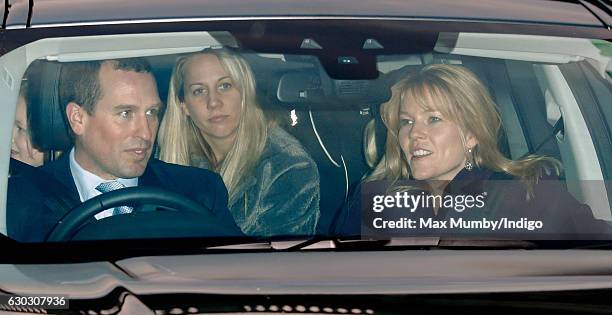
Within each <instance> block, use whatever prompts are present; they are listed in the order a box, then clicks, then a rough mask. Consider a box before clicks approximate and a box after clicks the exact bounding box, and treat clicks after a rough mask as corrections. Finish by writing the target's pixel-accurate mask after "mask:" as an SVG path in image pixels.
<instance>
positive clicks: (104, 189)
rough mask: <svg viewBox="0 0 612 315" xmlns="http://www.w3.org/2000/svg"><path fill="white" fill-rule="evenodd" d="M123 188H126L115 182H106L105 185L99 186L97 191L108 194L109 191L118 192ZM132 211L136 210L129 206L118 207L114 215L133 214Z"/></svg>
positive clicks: (114, 210)
mask: <svg viewBox="0 0 612 315" xmlns="http://www.w3.org/2000/svg"><path fill="white" fill-rule="evenodd" d="M121 188H125V186H123V184H121V183H120V182H118V181H116V180H114V181H110V182H105V183H102V184H100V185H98V186H97V187H96V190H97V191H99V192H101V193H107V192H109V191H113V190H117V189H121ZM132 210H134V208H132V207H128V206H120V207H116V208H115V209H113V215H118V214H126V213H131V212H132Z"/></svg>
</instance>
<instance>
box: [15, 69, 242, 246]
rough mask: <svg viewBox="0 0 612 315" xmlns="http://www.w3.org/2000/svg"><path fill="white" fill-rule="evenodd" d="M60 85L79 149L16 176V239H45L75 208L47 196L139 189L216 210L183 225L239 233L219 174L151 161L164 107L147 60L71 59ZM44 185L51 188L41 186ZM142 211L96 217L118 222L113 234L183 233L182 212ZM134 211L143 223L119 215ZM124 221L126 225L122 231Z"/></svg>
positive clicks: (80, 198) (80, 197) (74, 199)
mask: <svg viewBox="0 0 612 315" xmlns="http://www.w3.org/2000/svg"><path fill="white" fill-rule="evenodd" d="M59 90H60V104H64V105H65V115H66V116H65V118H66V121H67V123H68V125H69V128H70V132H71V135H72V137H73V140H74V147H73V148H72V149H71V150H70V151H69V153H68V154H64V155H63V156H62V157H61V158H60V159H59V160H57V161H53V162H50V163H47V164H45V165H44V166H43V167H41V168H39V169H37V171H39V173H34V175H35V177H34V178H32V176H15V177H11V178H10V180H9V188H8V189H9V192H8V201H7V227H8V235H9V236H10V237H12V238H14V239H16V240H18V241H24V242H40V241H44V240H46V239H47V237H48V235H49V232H50V231H51V230H52V228H53V226H54V225H56V224H57V222H58V221H59V220H60V219H61V218H62V217H63V216H64V215H65V214H66V213H67V211H69V210H70V209H66V208H62V207H58V205H57V203H53V202H50V201H53V200H54V199H53V198H48V197H49V196H50V195H55V196H56V197H58V194H61V195H62V196H59V197H67V198H69V199H70V201H71V202H70V203H71V204H74V205H78V204H80V203H81V202H84V201H86V200H89V199H91V198H93V197H95V196H98V195H101V194H103V193H106V192H109V191H112V190H116V189H120V188H124V187H134V186H149V187H160V188H164V189H167V190H169V191H172V192H176V193H179V194H183V195H185V196H187V197H188V198H191V199H192V200H194V201H196V202H198V203H200V204H201V205H202V206H204V207H205V208H207V209H210V211H211V213H212V214H213V216H214V217H215V220H211V221H210V222H193V220H194V219H193V216H190V217H188V218H190V220H191V221H189V220H187V221H189V222H183V223H185V224H187V223H188V224H192V223H193V224H197V226H196V229H197V228H198V227H200V226H201V229H202V230H201V233H202V234H199V235H201V236H204V235H206V236H211V231H216V232H213V235H212V236H227V235H241V233H240V231H239V229H238V227H237V226H236V225H235V223H234V221H233V219H232V217H231V214H230V213H229V210H228V209H227V190H226V189H225V187H224V185H223V182H222V180H221V178H220V176H219V175H217V174H215V173H213V172H209V171H207V170H202V169H199V168H190V167H184V166H179V165H172V164H167V163H164V162H161V161H158V160H155V159H150V156H151V152H152V150H153V143H154V142H155V138H156V135H157V129H158V125H159V115H160V110H161V108H162V106H163V104H162V102H161V100H160V99H159V95H158V92H157V85H156V83H155V78H154V76H153V74H152V72H151V68H150V66H149V64H148V62H146V60H145V59H140V58H134V59H119V60H105V61H88V62H77V63H71V64H65V65H64V66H63V68H62V71H61V75H60V87H59ZM33 182H34V183H33ZM40 182H46V183H48V185H46V186H52V187H41V185H38V184H36V183H40ZM42 186H45V185H42ZM72 209H74V208H72ZM136 210H137V209H134V208H131V207H127V206H122V207H116V208H113V209H107V210H104V211H102V212H100V213H98V214H96V215H95V219H94V218H91V220H90V222H94V223H95V222H96V220H98V221H100V224H107V223H109V222H112V223H113V224H115V225H113V224H109V225H108V226H107V227H108V228H107V229H106V232H108V233H110V234H112V233H113V229H115V228H117V230H123V231H127V232H128V234H129V235H130V236H132V237H138V236H139V235H141V234H139V233H141V232H142V233H144V231H148V232H147V233H149V232H151V231H153V232H155V231H154V230H155V229H164V231H167V230H168V229H170V231H172V229H174V232H176V233H177V234H179V233H180V232H181V231H180V227H181V224H179V222H178V221H173V220H181V218H182V219H184V218H185V217H181V213H178V212H168V211H163V213H162V212H160V213H159V214H158V213H156V211H151V212H147V213H143V212H140V211H136ZM132 213H133V214H134V215H137V217H138V218H141V219H142V220H141V221H132V220H120V219H121V217H122V216H127V215H129V214H132ZM173 213H176V215H173ZM183 214H184V213H183ZM107 217H110V218H109V219H110V221H109V220H106V218H107ZM205 217H206V218H208V216H207V215H206V216H205ZM123 218H126V217H123ZM170 219H172V220H170ZM122 222H123V223H124V224H123V225H122V224H121V223H122ZM134 222H136V223H134ZM173 224H176V225H177V226H173ZM126 225H127V227H126ZM119 226H121V227H122V228H121V229H118V227H119ZM198 233H199V232H198ZM214 233H222V234H214ZM223 233H226V234H223ZM160 236H162V237H172V236H173V235H163V234H162V235H160ZM192 236H198V235H192Z"/></svg>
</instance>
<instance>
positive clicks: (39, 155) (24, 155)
mask: <svg viewBox="0 0 612 315" xmlns="http://www.w3.org/2000/svg"><path fill="white" fill-rule="evenodd" d="M27 95H28V81H27V79H23V80H21V88H20V89H19V97H18V99H17V110H16V113H15V124H14V125H13V140H12V142H11V157H12V158H13V159H15V160H18V161H21V162H23V163H25V164H28V165H31V166H34V167H38V166H41V165H43V163H44V160H45V157H44V153H43V151H42V150H39V149H38V148H37V147H36V145H35V144H34V143H33V142H32V135H31V131H30V128H31V124H30V119H29V117H30V116H29V115H28V113H29V110H28V99H27Z"/></svg>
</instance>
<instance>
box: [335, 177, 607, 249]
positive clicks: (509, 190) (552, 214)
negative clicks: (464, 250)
mask: <svg viewBox="0 0 612 315" xmlns="http://www.w3.org/2000/svg"><path fill="white" fill-rule="evenodd" d="M414 183H415V182H414V181H412V184H414ZM387 184H389V183H387ZM399 184H402V183H395V184H394V185H399ZM366 185H372V184H371V183H368V184H366ZM384 185H385V183H381V184H380V186H368V187H374V188H375V190H376V192H372V191H369V188H368V191H365V190H364V191H362V187H365V186H364V184H362V185H361V187H358V190H357V191H356V192H355V193H354V194H353V198H351V200H350V201H349V203H348V205H347V207H346V208H345V210H344V213H343V215H342V216H341V217H340V218H339V220H338V225H337V229H336V234H338V235H346V236H349V235H350V236H355V235H360V234H362V233H363V234H367V235H372V236H375V235H381V230H376V229H374V228H372V227H371V226H370V227H368V225H367V224H370V223H371V222H372V219H373V218H376V217H383V218H384V219H385V220H390V221H393V220H399V219H401V218H410V219H414V220H417V221H420V220H421V219H425V220H427V219H429V218H432V219H433V220H439V221H450V219H455V220H457V219H458V218H462V219H463V220H464V221H473V220H482V219H483V218H485V219H487V220H501V219H502V218H504V220H505V221H504V222H507V221H515V222H516V221H520V220H521V219H523V220H527V221H541V222H542V228H540V229H537V230H524V229H503V230H498V231H491V230H486V229H439V230H432V229H414V230H406V229H403V230H402V229H395V230H386V231H384V232H385V233H383V234H388V235H392V234H393V233H397V234H395V236H407V235H408V234H410V235H412V233H414V235H462V236H465V235H469V234H476V235H478V236H484V237H511V238H513V239H517V238H520V239H601V238H606V237H608V236H607V235H606V234H608V233H610V228H609V226H608V224H607V223H606V222H605V221H602V220H596V219H595V218H594V217H593V214H592V211H591V209H590V208H589V206H587V205H585V204H581V203H579V202H578V201H577V200H576V199H575V198H574V197H573V196H572V195H571V194H569V192H567V190H566V189H565V187H564V183H563V181H560V180H558V179H557V178H542V179H541V180H540V181H539V182H538V184H536V185H534V187H533V192H532V195H530V196H528V191H527V188H526V187H527V186H526V185H525V183H523V182H522V181H520V180H517V179H515V178H513V177H511V176H509V175H507V174H505V173H499V172H493V171H491V170H488V169H474V170H472V171H467V170H465V169H464V170H462V171H461V172H460V173H459V174H457V176H455V178H454V179H453V180H452V181H451V182H450V183H449V184H448V185H447V186H446V188H445V193H444V196H445V197H446V196H449V197H453V198H455V197H457V196H468V195H471V196H478V195H483V194H484V196H485V197H484V199H483V200H484V202H483V205H484V206H483V207H482V208H476V207H472V208H469V209H464V210H463V211H461V212H458V211H455V210H454V209H453V208H451V207H444V206H443V207H441V208H439V209H438V211H437V213H435V214H434V211H433V209H431V208H420V209H418V210H417V211H415V212H412V213H410V212H408V211H407V210H406V209H405V208H401V209H391V210H384V211H383V212H381V213H374V212H373V211H372V206H373V202H372V196H373V195H374V194H380V193H381V192H383V193H384V192H386V193H387V194H389V193H388V191H394V190H393V189H389V187H384ZM419 193H420V192H419V190H418V189H417V190H414V191H411V194H419ZM364 196H365V197H364ZM362 198H363V201H364V202H366V203H362ZM445 200H446V199H445ZM362 205H365V208H363V209H362ZM362 216H363V218H364V220H363V221H364V223H365V224H366V225H364V230H362V226H361V224H362V223H361V221H362ZM448 225H449V226H450V224H448ZM407 231H408V234H407V233H406V232H407Z"/></svg>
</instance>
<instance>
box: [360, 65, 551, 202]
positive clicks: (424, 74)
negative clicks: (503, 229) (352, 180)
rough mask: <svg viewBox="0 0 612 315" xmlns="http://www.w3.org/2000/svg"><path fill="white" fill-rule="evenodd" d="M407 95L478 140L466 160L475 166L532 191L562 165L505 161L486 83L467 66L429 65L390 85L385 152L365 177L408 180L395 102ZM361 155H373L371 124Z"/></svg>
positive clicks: (530, 159)
mask: <svg viewBox="0 0 612 315" xmlns="http://www.w3.org/2000/svg"><path fill="white" fill-rule="evenodd" d="M406 99H410V100H411V101H413V102H417V104H418V105H420V106H422V107H423V108H427V109H434V110H438V111H440V112H441V113H442V115H444V116H445V117H447V118H448V119H451V120H452V121H453V122H455V123H456V124H457V125H458V126H459V129H460V131H461V134H462V135H463V138H464V145H465V135H466V134H467V133H471V134H472V135H473V136H474V137H475V138H476V140H477V142H478V144H477V145H476V146H475V147H474V148H473V149H472V152H471V153H469V152H468V151H467V148H466V158H467V160H468V161H471V162H472V163H474V164H475V165H476V166H477V167H485V168H488V169H491V170H493V171H496V172H504V173H506V174H509V175H511V176H513V177H517V178H519V179H521V180H524V181H525V182H526V184H527V188H528V191H530V192H532V188H533V185H535V183H537V181H538V179H539V178H540V177H541V176H542V174H543V172H546V173H550V172H551V171H554V172H556V174H557V175H558V174H559V172H560V169H561V163H560V162H559V161H557V160H555V159H553V158H549V157H544V156H538V155H529V156H527V157H525V158H523V159H521V160H516V161H513V160H509V159H507V158H506V157H504V155H503V154H502V153H501V152H500V151H499V148H498V143H497V139H498V135H499V132H500V130H501V128H502V123H501V117H500V115H499V113H498V112H497V110H496V106H495V103H494V102H493V99H492V98H491V96H490V95H489V92H488V91H487V89H486V87H485V86H484V85H483V84H482V83H481V82H480V81H479V80H478V78H477V77H476V75H474V74H473V73H472V72H471V71H469V70H468V69H466V68H464V67H462V66H456V65H446V64H434V65H428V66H426V67H424V68H423V69H421V70H420V71H417V72H414V73H411V74H409V75H408V76H407V77H405V78H404V79H402V80H400V81H399V82H397V83H396V84H395V85H393V87H392V88H391V99H390V100H389V101H388V102H386V103H384V104H383V105H381V113H380V114H381V117H382V121H383V123H384V124H385V126H386V127H387V141H386V148H385V153H384V156H383V157H382V158H381V159H380V161H379V162H378V163H377V164H376V165H375V167H374V170H373V171H372V173H371V174H370V175H369V176H368V177H367V178H366V180H367V181H369V180H382V179H384V180H392V181H396V180H401V179H409V178H410V168H409V166H408V162H407V160H406V157H405V155H404V153H403V152H402V150H401V148H400V142H399V138H398V133H399V127H400V126H399V110H400V105H401V104H402V103H403V102H404V101H405V100H406ZM367 131H368V133H367V135H366V139H367V140H368V141H366V148H365V153H366V156H367V160H368V161H374V160H375V157H374V155H375V154H376V148H375V141H372V140H371V137H373V136H374V133H373V132H372V128H369V130H367Z"/></svg>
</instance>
